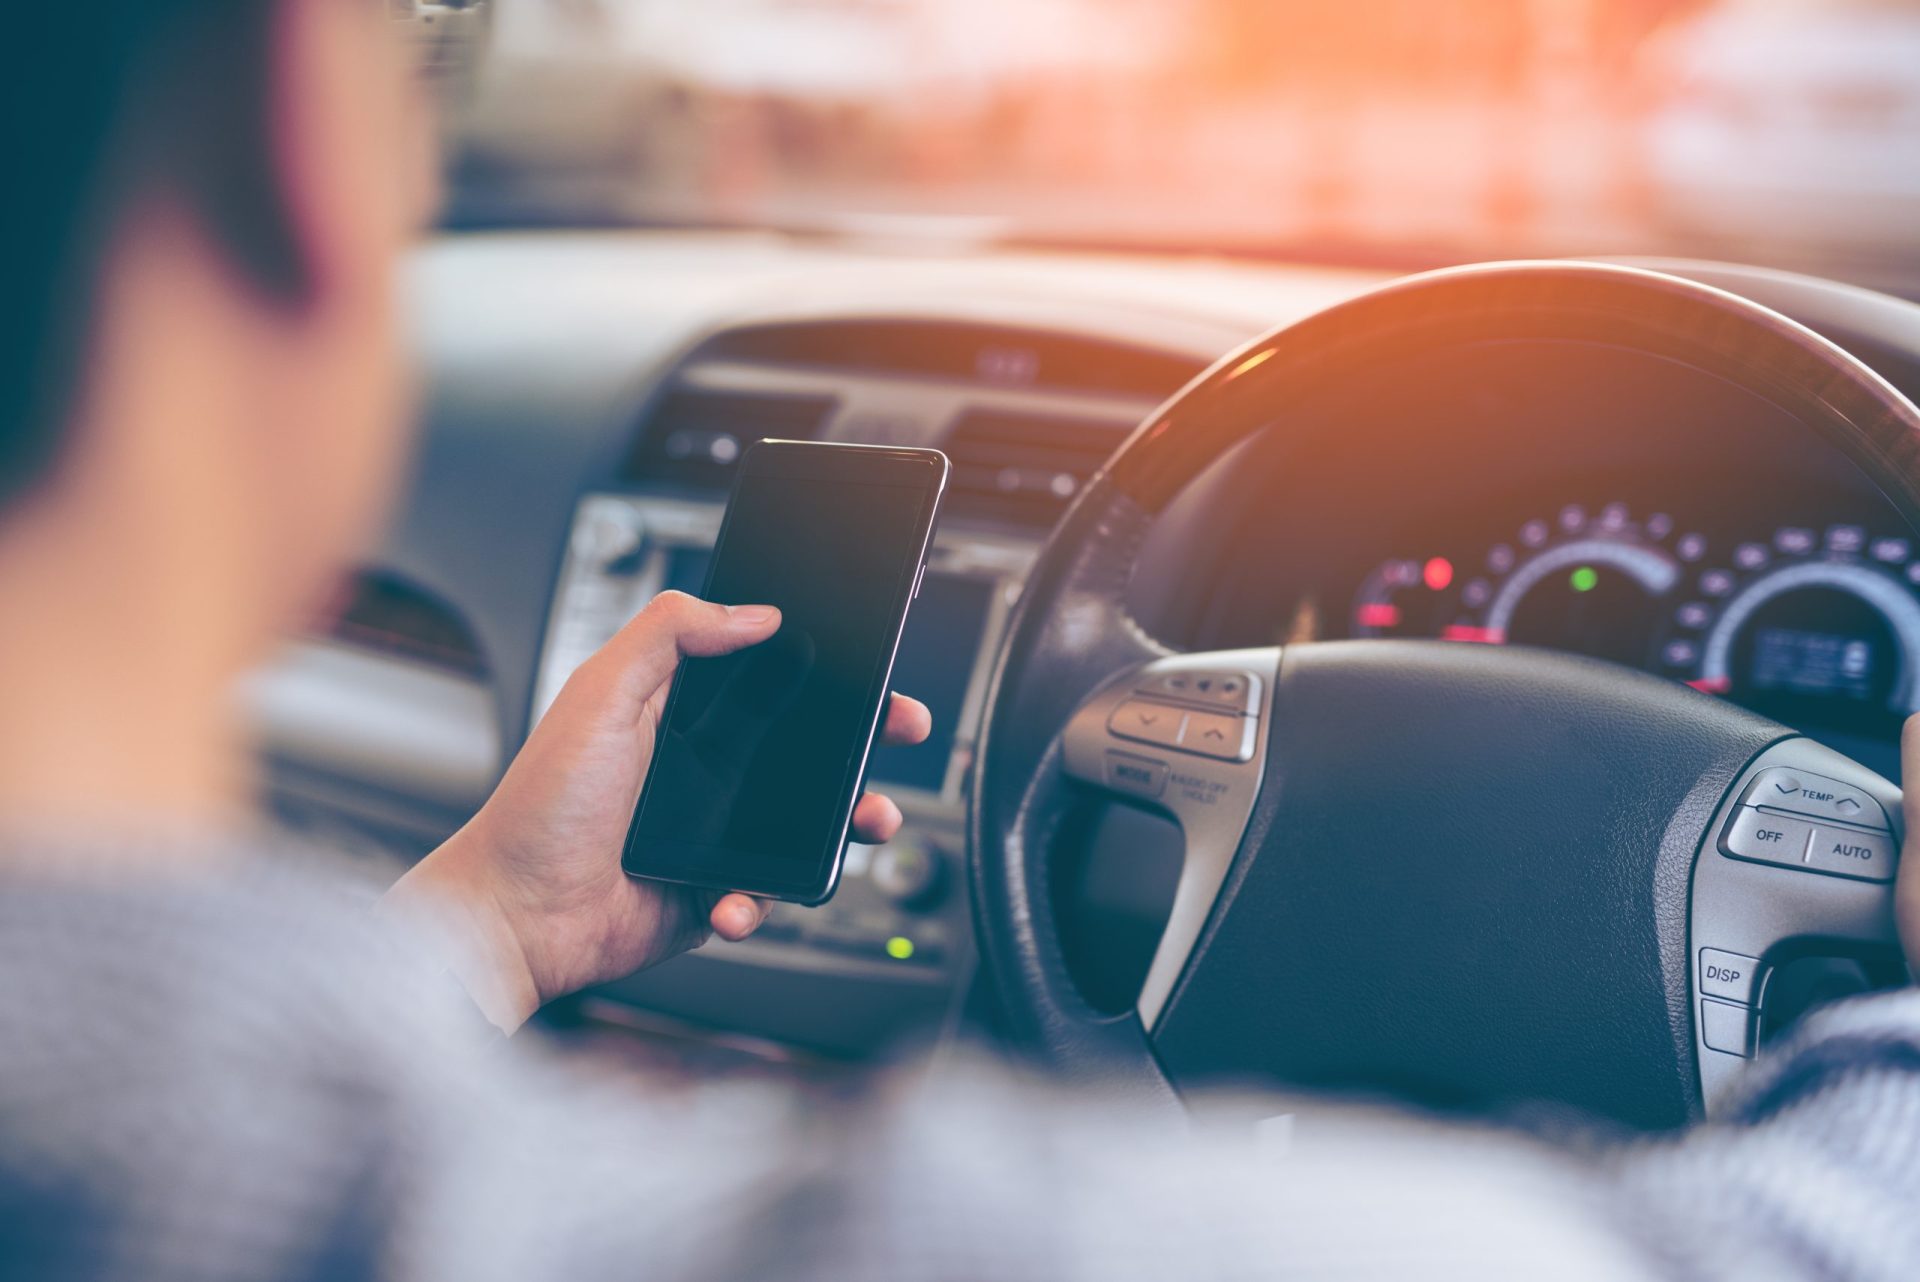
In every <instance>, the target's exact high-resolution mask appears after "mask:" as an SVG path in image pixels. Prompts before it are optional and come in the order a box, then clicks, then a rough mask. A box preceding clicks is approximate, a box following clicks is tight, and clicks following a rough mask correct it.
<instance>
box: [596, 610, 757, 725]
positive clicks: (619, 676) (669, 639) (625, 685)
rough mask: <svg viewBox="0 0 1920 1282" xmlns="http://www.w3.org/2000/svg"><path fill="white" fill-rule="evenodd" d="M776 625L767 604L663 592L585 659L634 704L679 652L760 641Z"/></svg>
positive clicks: (661, 680) (706, 652) (666, 673)
mask: <svg viewBox="0 0 1920 1282" xmlns="http://www.w3.org/2000/svg"><path fill="white" fill-rule="evenodd" d="M779 629H780V611H778V610H776V609H774V608H773V607H772V606H770V605H735V606H725V605H716V604H715V603H713V602H711V601H702V600H699V599H698V598H696V597H690V596H688V595H687V594H686V593H684V592H662V593H661V594H660V595H659V596H657V597H655V598H654V599H653V600H652V601H651V602H649V603H648V605H647V607H646V609H644V610H642V611H640V613H638V614H636V615H634V616H633V618H632V619H631V620H630V621H629V622H628V623H627V626H625V627H624V628H621V629H620V631H619V632H618V633H617V634H616V635H615V636H614V638H613V640H611V641H609V642H607V644H606V645H605V646H603V647H602V648H601V650H600V652H599V653H598V654H596V655H595V656H594V657H593V658H592V659H590V660H588V662H589V663H591V664H594V665H596V666H601V667H603V668H605V669H607V670H606V671H604V672H603V673H602V674H601V675H602V676H603V677H604V679H605V680H606V683H607V685H608V686H610V687H611V688H612V689H613V690H614V691H616V692H617V695H618V696H619V697H620V698H621V699H623V700H628V701H631V702H632V704H633V706H635V707H636V708H637V707H638V706H639V705H640V704H643V703H645V702H646V701H647V699H648V698H650V697H651V696H652V695H653V693H654V691H656V690H658V689H659V688H660V687H661V686H662V685H664V684H665V683H666V681H667V679H668V678H670V677H671V676H673V670H674V668H676V667H677V666H679V663H680V660H681V658H682V657H683V656H695V657H702V658H704V657H707V656H711V655H718V654H731V653H732V652H733V651H735V650H739V649H744V648H745V647H747V646H750V645H754V644H757V643H758V642H761V641H765V640H766V639H767V638H768V637H770V636H772V635H773V634H774V633H775V632H777V631H779Z"/></svg>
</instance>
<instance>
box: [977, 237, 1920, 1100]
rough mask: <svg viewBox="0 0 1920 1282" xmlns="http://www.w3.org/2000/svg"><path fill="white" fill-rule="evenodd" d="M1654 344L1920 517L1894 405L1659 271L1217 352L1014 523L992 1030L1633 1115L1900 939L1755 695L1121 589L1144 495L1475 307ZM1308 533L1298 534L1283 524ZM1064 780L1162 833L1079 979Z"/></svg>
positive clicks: (1105, 1050)
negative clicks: (1230, 633) (1154, 871)
mask: <svg viewBox="0 0 1920 1282" xmlns="http://www.w3.org/2000/svg"><path fill="white" fill-rule="evenodd" d="M1539 339H1558V340H1569V341H1574V342H1584V343H1594V344H1605V345H1609V346H1612V347H1615V348H1625V349H1629V350H1636V351H1641V352H1647V353H1652V354H1656V355H1659V356H1663V357H1666V358H1668V359H1670V360H1677V361H1682V362H1685V363H1687V364H1689V365H1691V366H1693V367H1695V368H1697V369H1699V370H1702V371H1704V372H1706V373H1708V374H1712V375H1716V376H1718V377H1720V378H1722V379H1725V380H1727V381H1729V382H1731V383H1733V384H1735V385H1737V386H1739V387H1743V388H1746V389H1749V390H1750V391H1752V392H1754V393H1757V394H1758V395H1760V396H1763V397H1765V398H1767V399H1768V400H1770V401H1772V402H1773V403H1774V404H1775V405H1777V406H1779V407H1781V408H1783V409H1785V410H1787V411H1788V412H1789V413H1792V414H1793V415H1795V416H1796V417H1797V418H1798V419H1799V420H1800V421H1801V422H1803V423H1805V424H1806V425H1807V427H1808V428H1809V429H1810V430H1813V431H1815V432H1818V433H1820V434H1821V435H1823V436H1824V437H1826V439H1827V440H1829V441H1830V442H1831V443H1832V444H1833V445H1834V446H1835V447H1837V448H1838V449H1840V450H1841V451H1842V452H1843V453H1845V454H1846V455H1847V456H1848V457H1850V458H1851V459H1853V460H1854V461H1855V462H1856V463H1857V464H1858V465H1859V466H1860V467H1861V468H1862V469H1864V470H1865V472H1866V473H1867V475H1868V476H1869V477H1870V478H1871V479H1872V480H1873V481H1874V482H1875V483H1877V484H1878V485H1879V487H1880V488H1881V489H1882V490H1883V491H1884V492H1885V494H1886V495H1887V496H1888V498H1889V499H1890V500H1891V501H1892V502H1893V504H1894V506H1895V507H1896V508H1897V509H1898V510H1899V512H1900V514H1901V516H1902V517H1903V518H1904V519H1905V520H1906V521H1907V522H1908V524H1909V525H1910V526H1914V528H1916V529H1920V520H1917V518H1920V470H1917V468H1916V464H1917V463H1920V459H1916V453H1917V452H1920V411H1916V410H1915V408H1914V406H1913V405H1912V404H1911V403H1910V402H1908V401H1907V400H1906V399H1905V398H1904V397H1902V396H1901V395H1900V393H1899V392H1897V391H1896V390H1894V389H1893V388H1892V387H1890V386H1889V385H1888V384H1887V383H1885V382H1884V381H1883V380H1882V379H1880V378H1879V377H1878V376H1877V375H1875V374H1874V373H1873V372H1872V371H1871V370H1869V369H1868V368H1867V367H1865V366H1864V365H1862V364H1860V363H1859V362H1858V361H1857V360H1855V359H1854V358H1853V357H1851V356H1849V355H1848V354H1847V353H1845V352H1844V351H1842V350H1841V349H1839V348H1838V347H1835V346H1834V345H1832V344H1831V343H1829V342H1827V341H1826V340H1824V339H1822V338H1819V337H1817V336H1816V335H1814V334H1813V333H1812V332H1810V331H1809V330H1806V329H1804V328H1802V327H1801V326H1799V325H1797V324H1795V323H1793V322H1791V321H1789V320H1787V319H1786V318H1784V317H1782V316H1780V315H1779V314H1777V313H1775V312H1771V311H1768V310H1767V309H1765V308H1762V307H1759V306H1757V305H1755V304H1753V303H1750V302H1747V301H1745V300H1743V299H1740V298H1738V297H1735V296H1734V295H1731V294H1727V293H1724V292H1721V291H1718V290H1715V289H1712V288H1709V287H1706V286H1703V285H1699V284H1696V283H1693V282H1690V281H1686V280H1682V279H1679V278H1677V277H1672V276H1666V275H1663V274H1660V273H1656V272H1650V271H1644V270H1639V269H1633V268H1626V267H1618V266H1607V265H1599V264H1574V263H1518V264H1496V265H1491V266H1485V267H1476V268H1463V269H1454V270H1448V271H1442V272H1436V273H1431V274H1427V275H1423V276H1417V277H1412V278H1409V279H1406V280H1404V281H1401V282H1398V283H1395V284H1393V285H1389V286H1387V287H1385V288H1383V289H1380V290H1378V291H1375V292H1373V293H1370V294H1367V295H1364V296H1362V297H1360V298H1357V299H1355V300H1353V301H1350V302H1347V303H1345V304H1343V305H1340V306H1337V307H1335V308H1332V309H1330V310H1328V311H1325V312H1322V313H1320V314H1317V315H1315V316H1313V317H1311V318H1310V319H1307V320H1305V321H1302V322H1300V323H1298V324H1295V325H1292V326H1290V327H1288V328H1284V329H1281V330H1279V331H1277V332H1275V333H1273V334H1270V335H1268V336H1266V337H1264V338H1262V339H1259V340H1258V341H1256V342H1254V343H1252V344H1250V345H1249V346H1247V347H1245V348H1243V349H1241V350H1240V351H1238V352H1235V353H1234V354H1232V355H1230V356H1228V357H1226V358H1225V359H1224V360H1222V361H1221V362H1220V363H1219V364H1217V365H1216V366H1214V367H1213V369H1212V370H1210V371H1209V372H1208V373H1206V374H1204V375H1202V376H1201V377H1200V378H1198V379H1197V380H1196V381H1195V382H1194V383H1192V384H1191V385H1189V386H1188V387H1187V388H1186V389H1185V390H1183V391H1182V392H1180V393H1179V394H1178V395H1176V396H1175V397H1174V398H1173V400H1172V401H1170V402H1169V403H1168V404H1167V405H1166V406H1165V407H1164V408H1162V409H1161V410H1160V411H1158V412H1157V413H1155V414H1154V415H1153V416H1152V417H1151V418H1149V419H1148V420H1147V422H1146V423H1144V424H1143V425H1142V426H1141V427H1140V428H1139V430H1138V431H1136V432H1135V433H1134V434H1133V435H1132V436H1131V437H1130V438H1128V440H1127V441H1126V443H1125V444H1124V445H1123V446H1122V447H1121V448H1120V449H1119V451H1118V452H1117V453H1116V454H1115V455H1114V456H1113V457H1112V458H1111V459H1110V460H1109V461H1108V463H1107V465H1106V466H1105V468H1104V469H1103V470H1102V471H1101V473H1100V474H1099V475H1098V476H1097V477H1096V478H1095V479H1094V480H1093V481H1092V482H1091V483H1090V484H1089V485H1088V486H1087V487H1086V488H1085V489H1084V490H1083V492H1082V493H1081V494H1080V496H1079V498H1078V499H1077V500H1076V502H1075V503H1074V504H1073V506H1072V508H1071V509H1070V510H1069V511H1068V513H1067V514H1066V516H1065V517H1064V518H1063V519H1062V521H1061V523H1060V525H1059V526H1058V527H1057V528H1056V530H1055V532H1054V534H1053V536H1052V538H1051V539H1050V541H1049V542H1048V544H1047V545H1046V547H1045V549H1044V550H1043V551H1042V553H1041V555H1040V557H1039V559H1038V562H1037V563H1036V565H1035V568H1034V571H1033V574H1032V576H1031V578H1030V580H1029V582H1028V586H1027V589H1026V592H1025V595H1024V596H1023V598H1022V599H1021V601H1020V603H1019V605H1018V607H1017V608H1016V610H1015V613H1014V617H1013V619H1012V621H1011V624H1010V627H1009V630H1008V633H1007V636H1006V640H1005V642H1004V644H1003V647H1002V650H1001V652H1000V654H999V656H998V661H997V665H996V668H995V672H994V676H993V682H992V686H991V690H990V694H989V704H988V712H987V717H986V724H985V728H984V732H983V736H982V739H981V743H980V746H979V753H980V755H979V760H978V773H977V776H976V778H975V782H974V789H973V796H972V802H971V810H970V815H969V859H970V861H971V865H972V867H971V872H972V874H973V875H972V878H971V884H972V888H973V891H972V893H973V895H974V910H975V913H974V915H975V919H976V926H977V929H978V932H979V938H980V947H981V950H982V954H983V960H984V962H985V964H986V966H987V968H988V969H989V971H990V973H991V975H992V977H993V979H994V982H995V983H996V985H997V987H998V989H999V995H1000V997H1001V1001H1002V1006H1003V1008H1004V1010H1005V1013H1006V1016H1007V1018H1008V1020H1009V1021H1010V1023H1011V1026H1012V1029H1011V1031H1012V1033H1013V1035H1014V1036H1015V1038H1016V1040H1017V1041H1019V1042H1021V1043H1023V1044H1024V1045H1025V1046H1026V1047H1028V1048H1029V1049H1030V1050H1031V1052H1032V1053H1033V1054H1035V1055H1036V1056H1037V1057H1038V1058H1040V1059H1041V1060H1042V1061H1044V1062H1046V1063H1048V1064H1050V1065H1052V1066H1054V1067H1056V1068H1058V1069H1061V1070H1063V1071H1065V1072H1066V1073H1068V1074H1070V1075H1073V1076H1075V1077H1077V1078H1080V1079H1084V1080H1104V1081H1107V1082H1110V1083H1111V1082H1117V1083H1122V1084H1125V1085H1127V1086H1130V1087H1134V1088H1138V1089H1141V1090H1144V1091H1147V1092H1151V1093H1153V1094H1155V1095H1157V1096H1158V1097H1160V1098H1163V1099H1164V1098H1167V1097H1168V1095H1169V1093H1170V1092H1171V1093H1173V1094H1174V1095H1175V1096H1176V1097H1177V1093H1178V1092H1179V1090H1180V1089H1181V1088H1182V1087H1184V1086H1186V1085H1187V1084H1189V1083H1196V1082H1202V1081H1206V1080H1210V1079H1220V1078H1229V1079H1233V1080H1239V1081H1246V1080H1248V1079H1256V1080H1269V1081H1271V1080H1278V1081H1283V1082H1286V1083H1290V1084H1295V1085H1306V1086H1331V1087H1338V1088H1343V1089H1347V1090H1354V1089H1358V1090H1384V1091H1389V1092H1392V1093H1393V1094H1396V1095H1399V1096H1411V1097H1413V1098H1416V1099H1418V1100H1421V1101H1425V1102H1429V1103H1434V1104H1439V1105H1443V1106H1458V1107H1494V1108H1498V1107H1504V1106H1511V1105H1514V1104H1516V1103H1519V1102H1522V1101H1554V1102H1558V1103H1560V1104H1564V1105H1571V1106H1574V1107H1575V1108H1578V1109H1580V1110H1582V1111H1583V1112H1585V1113H1587V1114H1590V1115H1598V1116H1599V1117H1603V1118H1609V1119H1613V1120H1616V1121H1618V1122H1620V1123H1623V1124H1626V1125H1628V1126H1631V1127H1635V1128H1644V1129H1654V1128H1664V1127H1672V1126H1678V1125H1681V1124H1684V1123H1686V1122H1688V1121H1690V1120H1693V1119H1696V1118H1699V1117H1701V1116H1703V1115H1705V1114H1707V1113H1709V1112H1710V1111H1711V1108H1712V1105H1713V1101H1714V1100H1715V1098H1716V1097H1717V1095H1718V1094H1719V1092H1720V1091H1721V1090H1722V1089H1723V1088H1724V1086H1725V1083H1726V1081H1727V1079H1728V1077H1729V1075H1730V1074H1731V1073H1732V1072H1733V1070H1735V1069H1737V1067H1738V1066H1739V1065H1740V1064H1741V1062H1742V1061H1743V1060H1744V1059H1745V1058H1747V1057H1749V1056H1751V1055H1752V1054H1753V1052H1754V1050H1755V1046H1756V1041H1757V1038H1758V1035H1759V1029H1760V1027H1761V1023H1762V1016H1763V1015H1764V1014H1765V1012H1766V1011H1767V1010H1768V1001H1769V994H1770V991H1771V979H1772V977H1773V976H1774V975H1775V974H1776V973H1777V972H1778V969H1779V967H1780V966H1781V965H1782V964H1783V963H1785V962H1786V961H1787V960H1789V959H1791V958H1792V957H1793V956H1795V955H1796V954H1797V953H1805V952H1807V951H1809V950H1812V951H1816V952H1818V954H1819V955H1821V956H1834V955H1846V956H1859V957H1861V958H1863V959H1867V958H1873V959H1879V960H1880V961H1883V962H1884V961H1885V960H1887V959H1888V958H1890V957H1896V958H1897V953H1895V952H1892V951H1891V950H1893V949H1894V948H1895V936H1894V927H1893V918H1892V878H1893V873H1894V867H1895V860H1896V858H1897V852H1898V848H1899V840H1900V826H1899V825H1900V807H1899V802H1900V793H1899V790H1898V789H1897V788H1895V787H1894V786H1893V785H1892V784H1890V783H1889V782H1887V781H1886V780H1885V779H1882V778H1880V777H1879V776H1878V775H1876V774H1874V773H1872V772H1871V771H1869V770H1867V769H1866V768H1865V767H1862V766H1860V765H1858V764H1856V763H1855V762H1853V761H1851V760H1850V759H1848V758H1846V757H1843V756H1841V755H1840V754H1838V753H1836V752H1833V751H1831V750H1829V749H1827V748H1825V747H1823V746H1821V745H1819V744H1816V743H1814V742H1813V741H1811V740H1809V739H1806V738H1804V737H1801V736H1799V735H1797V734H1795V733H1794V732H1793V731H1791V730H1789V729H1787V728H1785V727H1783V726H1780V725H1777V724H1775V723H1773V722H1771V721H1768V720H1766V719H1765V718H1762V717H1760V716H1757V715H1755V714H1753V713H1750V712H1747V711H1745V710H1743V709H1741V708H1738V707H1736V706H1734V705H1732V704H1729V703H1726V702H1723V701H1721V700H1718V699H1715V698H1713V697H1711V696H1708V695H1704V694H1699V693H1697V692H1694V691H1691V690H1687V689H1685V688H1684V687H1680V686H1677V685H1675V684H1673V683H1670V682H1666V681H1662V680H1659V679H1657V678H1654V677H1652V676H1648V675H1645V674H1641V673H1637V672H1632V671H1629V670H1626V669H1624V668H1619V667H1615V666H1612V665H1609V664H1606V663H1602V662H1598V661H1595V660H1590V659H1584V658H1578V657H1573V656H1566V655H1559V654H1551V653H1546V652H1540V651H1527V650H1514V649H1505V648H1494V647H1488V646H1476V645H1462V644H1456V643H1446V642H1423V641H1408V642H1400V641H1377V640H1376V641H1355V642H1324V643H1313V644H1304V645H1291V646H1288V647H1286V648H1285V649H1284V650H1282V649H1280V648H1266V649H1252V650H1235V651H1225V652H1214V653H1185V654H1182V653H1176V652H1174V651H1173V650H1172V649H1171V648H1169V647H1168V646H1166V645H1165V644H1163V643H1161V642H1160V641H1159V640H1157V639H1155V638H1154V637H1152V636H1150V635H1149V634H1148V633H1147V632H1146V631H1145V630H1144V629H1143V628H1142V626H1141V625H1140V624H1139V623H1138V622H1137V621H1136V620H1135V619H1134V618H1133V617H1132V616H1131V615H1130V613H1129V611H1128V607H1127V604H1126V589H1127V585H1128V581H1129V578H1130V576H1131V573H1132V568H1133V564H1134V560H1135V557H1136V555H1137V554H1138V552H1139V550H1140V547H1141V543H1142V540H1143V539H1144V538H1145V537H1146V535H1147V533H1148V531H1149V530H1150V529H1151V528H1152V527H1153V525H1154V522H1155V520H1156V518H1157V516H1158V515H1159V514H1160V513H1162V512H1163V511H1164V510H1165V509H1166V508H1167V507H1168V505H1169V503H1170V502H1171V501H1172V500H1173V499H1174V498H1175V497H1176V496H1177V495H1179V494H1180V493H1181V492H1182V491H1183V490H1184V489H1185V488H1186V487H1187V486H1189V485H1190V484H1191V483H1192V482H1194V480H1195V479H1196V478H1197V477H1198V476H1199V475H1200V474H1201V472H1202V471H1203V470H1204V469H1206V468H1207V467H1208V465H1210V464H1212V463H1214V462H1215V461H1216V460H1218V459H1219V458H1220V457H1221V455H1222V453H1223V452H1224V451H1226V450H1228V449H1230V448H1232V447H1233V446H1235V445H1237V444H1239V443H1240V442H1242V441H1246V440H1248V439H1250V438H1252V437H1253V436H1255V435H1256V434H1258V433H1261V432H1264V431H1268V430H1270V429H1271V430H1283V428H1279V427H1275V422H1276V419H1278V418H1279V417H1280V415H1281V413H1282V411H1283V410H1284V409H1285V407H1287V406H1288V405H1289V404H1292V403H1297V402H1299V401H1300V400H1301V399H1302V398H1304V397H1307V396H1310V395H1312V394H1313V393H1315V392H1316V391H1317V390H1322V389H1330V388H1334V387H1337V386H1340V385H1341V381H1342V380H1353V379H1366V378H1374V377H1381V376H1383V374H1382V371H1391V370H1392V369H1393V368H1395V366H1396V364H1397V363H1398V362H1399V361H1401V360H1403V359H1405V358H1408V357H1412V356H1419V355H1427V354H1431V353H1433V352H1435V351H1441V350H1445V349H1447V348H1450V347H1453V346H1456V345H1463V344H1475V343H1484V342H1500V341H1508V340H1539ZM1302 554H1303V555H1311V549H1303V550H1302ZM1089 795H1091V796H1094V797H1106V798H1118V799H1121V800H1124V801H1127V802H1130V803H1133V804H1137V805H1142V806H1147V807H1150V808H1155V809H1158V810H1160V811H1162V812H1163V813H1165V814H1167V815H1169V816H1171V817H1172V818H1173V819H1174V820H1175V821H1177V823H1178V824H1179V825H1180V827H1181V829H1182V832H1183V835H1184V840H1185V858H1184V862H1183V864H1182V868H1181V872H1180V877H1179V882H1178V887H1177V890H1176V891H1175V894H1174V897H1173V904H1172V909H1171V912H1170V915H1169V916H1168V919H1167V922H1166V926H1165V929H1164V932H1163V935H1162V937H1161V939H1160V942H1159V945H1158V948H1157V951H1156V952H1155V954H1154V956H1153V959H1152V962H1151V965H1150V967H1149V968H1148V971H1147V975H1146V979H1145V983H1144V986H1143V988H1142V990H1141V992H1140V995H1139V999H1138V1003H1137V1005H1136V1007H1135V1008H1134V1009H1132V1010H1130V1011H1127V1012H1125V1013H1122V1014H1113V1013H1109V1012H1105V1011H1102V1010H1099V1009H1096V1008H1095V1007H1094V1006H1093V1005H1092V1004H1091V1003H1089V1002H1088V1001H1087V999H1086V998H1085V997H1084V996H1083V995H1082V993H1081V992H1080V990H1079V989H1078V988H1077V987H1076V985H1075V983H1074V981H1073V978H1072V975H1071V973H1070V970H1069V967H1068V965H1067V960H1066V956H1065V954H1064V952H1063V949H1062V941H1061V933H1060V928H1059V924H1058V922H1057V920H1056V917H1055V915H1054V912H1053V908H1052V899H1053V889H1052V886H1051V884H1050V860H1049V851H1050V848H1051V846H1052V845H1053V843H1054V840H1055V838H1056V836H1057V834H1058V833H1059V832H1060V831H1061V828H1062V824H1063V822H1064V821H1065V820H1066V818H1067V817H1068V816H1069V815H1070V814H1072V813H1074V812H1075V810H1076V809H1077V808H1078V807H1080V806H1083V805H1084V804H1085V802H1086V801H1087V799H1088V797H1089Z"/></svg>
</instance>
